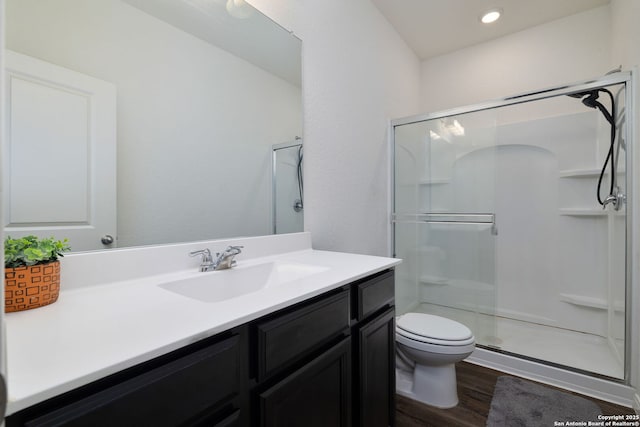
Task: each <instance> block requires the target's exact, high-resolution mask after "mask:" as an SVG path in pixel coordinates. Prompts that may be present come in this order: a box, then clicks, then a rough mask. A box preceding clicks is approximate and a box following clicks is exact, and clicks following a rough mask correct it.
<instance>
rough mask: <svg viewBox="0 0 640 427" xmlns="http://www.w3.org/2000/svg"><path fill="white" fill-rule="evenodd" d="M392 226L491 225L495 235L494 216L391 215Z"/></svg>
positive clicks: (450, 214) (461, 214) (496, 231)
mask: <svg viewBox="0 0 640 427" xmlns="http://www.w3.org/2000/svg"><path fill="white" fill-rule="evenodd" d="M391 222H392V223H394V224H425V223H426V224H459V225H480V224H487V225H491V234H493V235H497V234H498V228H497V227H496V214H466V213H431V212H428V213H419V214H397V213H394V214H392V215H391Z"/></svg>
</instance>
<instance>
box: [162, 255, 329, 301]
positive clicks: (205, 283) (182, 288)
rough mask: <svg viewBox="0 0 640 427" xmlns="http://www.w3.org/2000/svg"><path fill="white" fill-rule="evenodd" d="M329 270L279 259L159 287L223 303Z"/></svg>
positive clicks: (172, 282)
mask: <svg viewBox="0 0 640 427" xmlns="http://www.w3.org/2000/svg"><path fill="white" fill-rule="evenodd" d="M327 269H328V268H326V267H321V266H317V265H310V264H302V263H292V262H280V261H275V262H266V263H262V264H257V265H249V266H239V267H234V268H231V269H228V270H221V271H210V272H204V273H199V274H198V275H195V276H190V277H188V278H185V279H180V280H174V281H171V282H167V283H162V284H160V285H158V286H159V287H161V288H163V289H166V290H168V291H171V292H175V293H177V294H180V295H183V296H186V297H189V298H193V299H196V300H199V301H204V302H220V301H225V300H228V299H231V298H236V297H239V296H242V295H246V294H250V293H253V292H258V291H261V290H264V289H267V288H273V287H276V286H279V285H282V284H285V283H289V282H292V281H294V280H298V279H302V278H304V277H308V276H311V275H314V274H318V273H321V272H323V271H326V270H327Z"/></svg>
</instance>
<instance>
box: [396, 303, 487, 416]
mask: <svg viewBox="0 0 640 427" xmlns="http://www.w3.org/2000/svg"><path fill="white" fill-rule="evenodd" d="M396 344H397V346H396V368H397V369H396V389H397V392H398V394H401V395H403V396H407V397H409V398H411V399H414V400H418V401H420V402H423V403H426V404H428V405H432V406H436V407H439V408H452V407H454V406H456V405H457V404H458V392H457V384H456V370H455V363H457V362H459V361H461V360H463V359H465V358H466V357H467V356H469V355H470V354H471V353H472V352H473V350H474V348H475V338H474V337H473V334H472V333H471V330H469V328H467V327H466V326H464V325H463V324H461V323H458V322H456V321H453V320H450V319H446V318H444V317H440V316H434V315H431V314H423V313H406V314H404V315H402V316H399V317H397V318H396Z"/></svg>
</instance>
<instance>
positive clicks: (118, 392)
mask: <svg viewBox="0 0 640 427" xmlns="http://www.w3.org/2000/svg"><path fill="white" fill-rule="evenodd" d="M239 342H240V340H239V337H238V336H233V337H230V338H228V339H226V340H224V341H221V342H218V343H216V344H213V345H211V346H209V347H206V348H204V349H201V350H198V351H195V352H194V353H191V354H189V355H187V356H184V357H181V358H180V359H177V360H174V361H172V362H169V363H167V364H165V365H162V366H160V367H158V368H155V369H152V370H150V371H148V372H145V373H143V374H141V375H138V376H136V377H133V378H131V379H129V380H126V381H124V382H121V383H119V384H116V385H114V386H111V387H109V388H106V389H104V390H102V391H99V392H97V393H94V394H91V395H89V396H87V397H85V398H82V399H80V400H77V401H75V402H73V403H71V404H68V405H66V406H63V407H61V408H60V409H57V410H54V411H52V412H49V413H47V414H45V415H42V416H39V417H37V418H32V419H31V420H29V421H27V422H25V424H24V425H25V426H27V427H44V426H78V427H80V426H93V427H96V426H105V427H106V426H116V425H140V426H142V425H153V426H176V425H183V424H185V423H188V422H189V421H190V420H192V419H193V417H194V415H196V414H201V413H203V412H206V411H212V410H215V407H216V406H218V405H225V407H230V408H231V409H233V406H234V405H230V404H229V403H228V402H231V400H232V399H234V398H235V397H237V396H238V394H239V393H240V388H241V377H240V375H241V372H242V369H241V360H242V358H241V354H240V345H239ZM227 410H228V409H221V411H227ZM223 425H224V424H223ZM230 425H233V424H230Z"/></svg>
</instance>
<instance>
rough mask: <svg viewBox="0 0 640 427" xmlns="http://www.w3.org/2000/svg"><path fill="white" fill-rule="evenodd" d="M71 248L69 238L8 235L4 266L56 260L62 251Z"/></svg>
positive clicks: (18, 265) (10, 266) (5, 242)
mask: <svg viewBox="0 0 640 427" xmlns="http://www.w3.org/2000/svg"><path fill="white" fill-rule="evenodd" d="M69 249H71V247H69V242H68V240H67V239H64V240H55V238H54V237H49V238H42V239H39V238H38V237H36V236H26V237H22V238H20V239H12V238H11V237H7V238H6V239H5V241H4V266H5V267H6V268H14V267H24V266H29V265H36V264H44V263H47V262H51V261H56V260H57V259H58V257H61V256H63V255H62V252H64V251H68V250H69Z"/></svg>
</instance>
